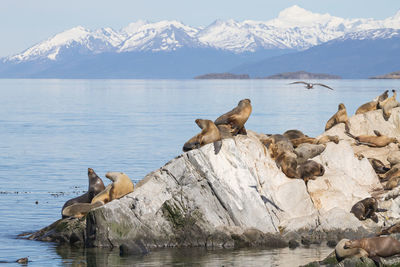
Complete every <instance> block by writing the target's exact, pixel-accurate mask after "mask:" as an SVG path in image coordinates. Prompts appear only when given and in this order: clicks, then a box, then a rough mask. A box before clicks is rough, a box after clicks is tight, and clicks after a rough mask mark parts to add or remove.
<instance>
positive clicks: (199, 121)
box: [195, 119, 209, 129]
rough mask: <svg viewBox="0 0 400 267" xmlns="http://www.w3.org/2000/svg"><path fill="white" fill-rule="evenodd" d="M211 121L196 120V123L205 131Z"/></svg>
mask: <svg viewBox="0 0 400 267" xmlns="http://www.w3.org/2000/svg"><path fill="white" fill-rule="evenodd" d="M208 121H209V120H202V119H196V120H195V122H196V124H197V126H199V127H200V128H201V129H204V128H205V127H207V122H208Z"/></svg>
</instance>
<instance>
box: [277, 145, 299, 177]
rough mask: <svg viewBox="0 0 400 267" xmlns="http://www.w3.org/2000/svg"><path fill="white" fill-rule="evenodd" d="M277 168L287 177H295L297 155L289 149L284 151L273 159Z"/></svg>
mask: <svg viewBox="0 0 400 267" xmlns="http://www.w3.org/2000/svg"><path fill="white" fill-rule="evenodd" d="M275 163H276V165H277V166H278V168H281V170H282V172H283V173H284V174H285V175H286V176H287V177H289V178H297V157H296V154H294V153H293V152H290V151H284V152H282V153H281V154H279V155H278V157H277V158H276V160H275Z"/></svg>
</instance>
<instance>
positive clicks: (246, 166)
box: [31, 108, 400, 248]
mask: <svg viewBox="0 0 400 267" xmlns="http://www.w3.org/2000/svg"><path fill="white" fill-rule="evenodd" d="M399 110H400V109H399V108H397V109H393V112H392V116H391V117H390V119H389V120H388V121H385V120H384V119H383V117H382V111H379V110H378V111H373V112H368V113H366V114H361V115H357V116H353V117H351V118H350V123H351V125H350V126H351V131H352V133H353V134H365V132H368V133H369V131H370V130H371V132H372V129H374V128H375V127H377V128H376V129H379V130H380V131H381V132H382V133H384V134H398V133H399V132H400V130H398V129H399V125H400V124H399V122H400V119H399ZM370 113H373V114H370ZM380 117H382V119H381V118H380ZM381 123H383V124H382V125H383V126H382V127H378V126H380V124H381ZM342 128H343V129H342ZM341 130H343V131H344V125H342V124H338V125H336V126H334V127H333V128H332V129H330V130H329V131H327V132H326V133H325V134H329V135H335V134H337V135H339V136H341V138H342V140H341V141H340V142H339V143H338V144H335V143H333V142H329V143H328V144H327V145H326V148H325V149H324V151H323V152H322V153H321V154H319V155H317V156H315V157H314V158H312V160H314V161H316V162H318V163H320V164H322V165H323V166H324V168H325V173H324V175H323V176H320V177H317V178H316V180H310V181H309V182H308V184H307V185H306V184H305V183H304V181H303V180H300V179H290V178H288V177H286V176H285V174H283V173H282V171H281V170H280V169H279V168H278V167H277V166H276V163H275V161H274V160H272V159H271V157H270V155H269V153H268V150H267V148H266V147H265V146H264V145H263V144H262V143H261V142H260V139H262V135H261V134H257V133H254V132H252V131H250V130H249V131H248V135H247V136H243V135H238V136H236V137H234V138H232V139H224V140H223V145H222V149H221V151H220V152H219V153H218V155H215V153H214V147H213V145H212V144H209V145H205V146H203V147H201V148H200V149H195V150H192V151H189V152H187V153H184V154H182V155H180V156H178V157H177V158H175V159H173V160H171V161H170V162H168V163H167V164H166V165H164V166H163V167H161V168H160V169H158V170H156V171H154V172H152V173H150V174H148V175H147V176H146V177H145V178H144V179H143V180H142V181H140V182H139V183H138V184H137V185H136V187H135V190H134V191H133V192H132V193H130V194H128V195H126V196H125V197H123V198H121V199H116V200H113V201H111V202H109V203H107V204H106V205H104V206H101V207H99V208H96V209H94V210H92V211H91V212H89V213H88V215H87V216H86V217H85V218H86V220H85V219H84V220H79V219H69V220H60V221H58V222H57V223H56V224H55V225H51V226H49V227H46V228H44V229H42V230H40V231H39V232H37V233H35V234H34V235H32V236H31V238H32V239H38V240H47V241H57V240H62V242H70V243H71V242H72V241H71V240H76V241H74V242H73V243H78V244H84V245H85V246H94V247H119V246H121V245H124V244H132V243H135V242H140V244H143V246H145V247H147V248H154V247H184V246H202V247H204V246H207V247H242V246H257V247H260V246H263V247H282V246H288V242H289V240H291V242H292V243H293V241H292V240H294V241H296V242H298V243H300V242H301V241H302V240H307V241H309V243H317V244H318V243H321V242H322V240H325V241H326V240H330V241H332V242H335V241H336V242H337V241H339V240H340V239H342V238H345V237H347V238H349V239H351V238H359V237H364V236H367V235H372V234H374V233H375V231H376V229H377V228H379V227H380V226H381V225H382V224H383V223H384V222H383V221H384V220H380V222H379V223H380V224H379V225H377V224H376V223H374V222H372V221H371V220H369V219H368V220H366V221H362V222H361V221H359V220H358V219H357V218H355V216H354V215H353V214H351V213H350V209H351V207H352V205H354V203H356V202H357V201H359V200H361V199H363V198H366V197H370V196H371V194H375V193H376V192H383V189H382V185H381V184H380V182H379V179H378V176H377V175H376V173H375V172H374V170H373V168H372V166H371V165H370V163H369V161H368V160H367V157H365V158H363V159H361V160H359V159H358V157H357V156H356V155H355V151H354V150H355V147H354V146H352V144H353V142H352V141H351V140H349V139H348V138H349V137H348V136H347V135H345V134H344V133H343V132H341ZM346 137H347V138H346ZM347 140H349V141H347ZM382 149H386V148H382ZM382 153H383V152H382ZM386 158H387V155H386ZM385 160H386V159H385ZM382 198H384V195H382ZM399 204H400V198H398V199H397V198H390V199H388V200H385V201H384V202H381V203H380V205H383V206H385V207H386V208H387V209H388V211H387V212H386V213H385V214H384V216H383V217H385V216H389V217H390V219H389V220H388V221H386V223H389V222H391V221H394V220H396V219H399V218H400V215H399V214H400V213H399V210H398V209H399V208H398V206H399ZM60 225H62V227H61V226H60ZM56 229H58V230H56Z"/></svg>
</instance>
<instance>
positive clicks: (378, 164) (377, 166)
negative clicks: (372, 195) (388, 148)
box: [368, 158, 390, 174]
mask: <svg viewBox="0 0 400 267" xmlns="http://www.w3.org/2000/svg"><path fill="white" fill-rule="evenodd" d="M368 161H369V163H370V164H371V166H372V168H374V170H375V173H377V174H384V173H386V172H387V171H389V170H390V168H387V167H386V166H385V164H383V163H382V161H380V160H379V159H374V158H368Z"/></svg>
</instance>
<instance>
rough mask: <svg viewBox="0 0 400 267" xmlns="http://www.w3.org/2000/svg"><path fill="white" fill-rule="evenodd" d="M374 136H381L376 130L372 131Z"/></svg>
mask: <svg viewBox="0 0 400 267" xmlns="http://www.w3.org/2000/svg"><path fill="white" fill-rule="evenodd" d="M374 134H375V135H376V136H381V135H382V134H381V133H380V132H379V131H378V130H374Z"/></svg>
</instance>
